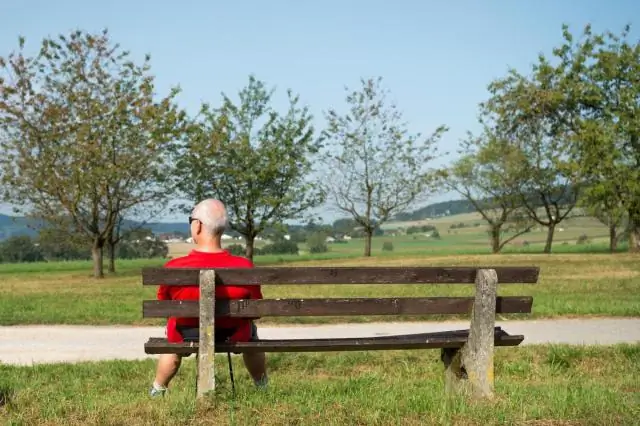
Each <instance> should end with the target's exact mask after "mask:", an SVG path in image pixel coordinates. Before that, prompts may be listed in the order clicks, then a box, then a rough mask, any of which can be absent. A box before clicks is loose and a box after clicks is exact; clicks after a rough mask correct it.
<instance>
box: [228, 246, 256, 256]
mask: <svg viewBox="0 0 640 426" xmlns="http://www.w3.org/2000/svg"><path fill="white" fill-rule="evenodd" d="M225 249H226V250H227V251H228V252H229V253H231V254H232V255H234V256H244V255H245V253H246V251H245V249H244V246H243V245H242V244H231V245H230V246H229V247H225ZM254 254H256V253H255V248H254Z"/></svg>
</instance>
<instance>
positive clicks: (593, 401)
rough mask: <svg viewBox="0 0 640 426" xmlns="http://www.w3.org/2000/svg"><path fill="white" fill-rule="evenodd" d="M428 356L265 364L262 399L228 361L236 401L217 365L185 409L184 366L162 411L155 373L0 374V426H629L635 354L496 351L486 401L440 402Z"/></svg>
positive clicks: (639, 398) (105, 367)
mask: <svg viewBox="0 0 640 426" xmlns="http://www.w3.org/2000/svg"><path fill="white" fill-rule="evenodd" d="M438 358H439V351H436V350H421V351H419V350H414V351H388V352H349V353H329V354H288V353H284V354H270V355H269V358H268V368H269V371H270V381H271V383H270V388H269V389H268V390H267V391H266V392H265V391H257V390H255V389H254V388H253V386H252V383H251V382H250V379H249V378H248V375H247V373H246V372H245V371H244V369H243V368H242V366H241V361H240V358H239V357H234V366H235V370H234V372H235V378H236V391H237V393H236V395H235V397H233V396H232V394H231V389H230V382H229V373H228V371H227V369H226V367H227V366H226V359H225V358H224V357H217V367H216V376H217V377H216V382H217V385H218V388H217V390H216V392H215V394H214V395H213V396H214V398H208V399H206V400H204V401H202V402H201V403H198V402H196V400H195V398H194V397H195V389H194V383H195V382H194V377H195V368H194V361H193V359H187V360H186V361H185V362H184V364H183V369H182V370H181V372H180V373H179V374H178V375H177V376H176V378H175V380H174V382H173V383H172V387H171V389H170V391H169V393H168V394H167V395H166V396H165V398H164V399H151V398H149V397H148V394H147V392H148V388H149V385H150V383H151V381H152V380H153V372H154V368H155V363H154V361H153V360H152V359H148V360H144V361H137V362H129V361H109V362H99V363H78V364H55V365H38V366H35V367H15V366H6V365H4V366H3V365H0V401H1V402H2V404H1V405H2V406H0V420H4V421H3V424H15V425H22V424H24V425H27V424H38V425H54V424H55V425H57V424H65V425H85V424H101V425H125V424H126V425H160V424H167V425H168V424H181V425H182V424H184V425H187V424H189V425H257V424H260V425H267V426H268V425H274V426H275V425H278V426H280V425H313V424H322V425H400V424H402V425H409V426H411V425H482V426H485V425H498V424H518V425H520V424H522V425H540V426H542V425H594V426H595V425H598V426H600V425H634V424H638V419H639V418H640V382H639V381H638V375H639V374H640V345H639V344H636V345H617V346H611V347H571V346H537V347H535V346H526V347H516V348H498V349H497V350H496V356H495V388H496V396H495V398H494V400H492V401H482V402H472V401H466V400H464V399H462V398H459V397H451V398H448V397H447V396H446V395H445V394H444V392H443V387H444V385H443V371H442V370H443V367H442V364H441V363H440V362H439V359H438Z"/></svg>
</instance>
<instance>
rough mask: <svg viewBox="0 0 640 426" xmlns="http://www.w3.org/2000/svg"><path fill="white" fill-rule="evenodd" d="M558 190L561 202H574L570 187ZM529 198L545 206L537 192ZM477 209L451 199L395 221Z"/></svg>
mask: <svg viewBox="0 0 640 426" xmlns="http://www.w3.org/2000/svg"><path fill="white" fill-rule="evenodd" d="M557 191H558V192H557V195H556V198H557V200H558V201H559V202H560V204H568V203H571V202H572V196H573V194H572V192H571V190H570V189H569V190H564V189H563V188H561V187H559V188H558V189H557ZM528 198H529V200H530V203H531V205H534V206H536V207H542V206H543V204H542V202H541V201H540V200H539V198H538V196H537V194H530V195H529V197H528ZM475 211H476V210H475V208H474V207H473V204H471V202H469V201H468V200H450V201H443V202H441V203H434V204H429V205H428V206H425V207H421V208H419V209H417V210H415V211H413V212H405V213H399V214H397V215H396V216H395V217H394V218H393V221H395V222H408V221H416V220H423V219H427V218H434V217H440V216H453V215H457V214H465V213H474V212H475Z"/></svg>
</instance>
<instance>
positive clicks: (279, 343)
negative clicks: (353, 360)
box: [144, 327, 524, 355]
mask: <svg viewBox="0 0 640 426" xmlns="http://www.w3.org/2000/svg"><path fill="white" fill-rule="evenodd" d="M468 334H469V332H468V330H454V331H447V332H440V333H422V334H407V335H397V336H378V337H358V338H340V339H282V340H260V341H258V342H241V343H225V344H218V345H216V347H215V351H216V352H218V353H224V352H238V353H245V352H327V351H370V350H397V349H437V348H460V347H462V346H463V345H464V344H465V342H466V341H467V339H468ZM523 340H524V336H522V335H509V334H508V333H506V332H505V331H503V330H502V329H500V328H499V327H498V328H496V332H495V340H494V343H495V345H496V346H517V345H519V344H520V343H522V341H523ZM144 347H145V353H147V354H162V353H178V354H185V355H186V354H191V353H197V352H198V343H197V342H193V343H191V342H189V343H168V342H167V339H164V338H150V339H149V341H148V342H147V343H146V344H145V346H144Z"/></svg>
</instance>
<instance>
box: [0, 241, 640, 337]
mask: <svg viewBox="0 0 640 426" xmlns="http://www.w3.org/2000/svg"><path fill="white" fill-rule="evenodd" d="M303 259H304V258H303ZM163 262H164V261H163V260H161V259H158V260H146V261H122V262H119V264H118V268H119V271H118V273H117V274H116V275H114V276H108V277H106V278H105V279H103V280H95V279H93V278H92V277H91V276H90V272H91V268H90V264H88V263H86V262H67V263H63V262H61V263H48V264H36V265H29V264H21V265H0V292H1V293H2V297H1V298H0V325H15V324H161V323H162V320H161V319H147V320H143V319H142V313H141V310H142V300H145V299H154V298H155V291H156V288H155V287H146V288H145V287H143V286H142V284H141V277H140V270H141V268H142V267H143V266H161V265H162V264H163ZM282 262H283V261H282V260H281V259H278V258H269V257H266V258H262V257H258V258H257V263H258V264H274V263H278V264H284V265H288V264H290V265H291V266H307V265H308V266H331V265H334V266H350V265H354V266H456V265H460V266H501V265H508V266H539V267H540V270H541V272H540V282H539V283H538V284H534V285H503V286H499V289H498V293H499V294H501V295H531V296H533V297H534V305H533V314H532V316H533V317H536V318H542V317H567V316H639V315H640V261H639V258H638V256H637V255H630V254H623V253H619V254H615V255H610V254H581V253H575V254H552V255H543V254H501V255H415V254H410V253H392V254H387V255H376V256H375V257H372V258H362V257H358V258H356V257H349V256H345V257H336V258H333V259H331V258H329V259H322V258H320V259H315V260H308V259H307V260H306V261H304V262H293V263H286V262H284V263H282ZM263 293H264V294H265V297H301V298H312V297H389V296H398V297H403V296H404V297H408V296H409V297H413V296H449V295H454V296H461V295H462V296H464V295H471V294H473V286H472V285H335V286H324V285H319V286H264V287H263ZM518 317H521V316H519V315H507V316H504V317H503V318H518ZM525 317H529V315H526V316H525ZM434 318H435V317H406V318H400V319H404V320H425V319H434ZM452 318H453V317H452ZM381 319H382V320H384V319H385V318H384V317H358V318H353V317H346V318H337V317H300V318H263V319H262V320H261V322H262V323H263V324H266V323H283V322H306V323H310V322H313V323H322V322H338V321H377V320H381ZM394 319H398V318H394Z"/></svg>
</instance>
